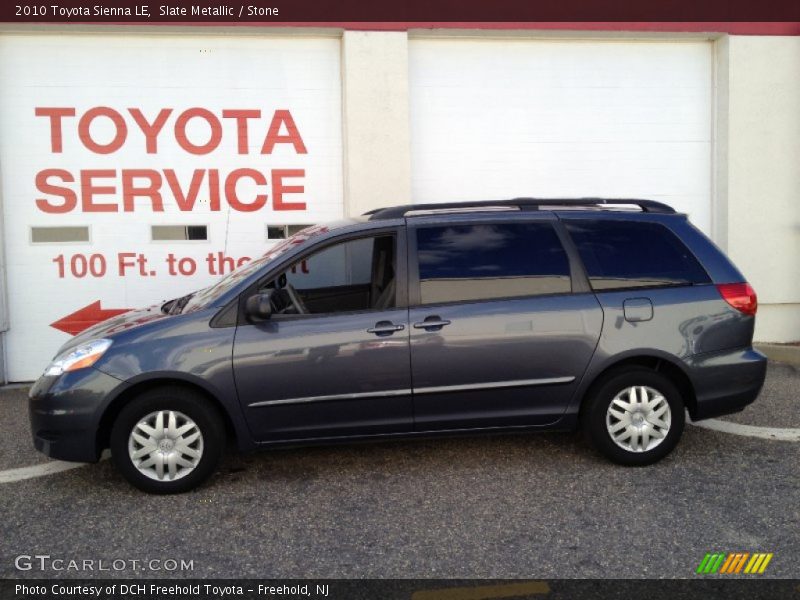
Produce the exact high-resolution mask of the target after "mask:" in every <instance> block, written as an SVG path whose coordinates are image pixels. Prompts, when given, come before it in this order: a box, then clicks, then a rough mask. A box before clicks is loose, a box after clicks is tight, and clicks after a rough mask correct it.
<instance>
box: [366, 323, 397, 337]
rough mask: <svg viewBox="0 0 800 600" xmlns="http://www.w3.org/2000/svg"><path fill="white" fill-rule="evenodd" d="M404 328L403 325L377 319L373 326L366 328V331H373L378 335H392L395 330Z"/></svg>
mask: <svg viewBox="0 0 800 600" xmlns="http://www.w3.org/2000/svg"><path fill="white" fill-rule="evenodd" d="M405 328H406V326H405V325H395V324H394V323H392V322H391V321H378V322H377V323H375V327H370V328H369V329H367V333H374V334H375V335H379V336H387V335H392V334H393V333H394V332H395V331H403V329H405Z"/></svg>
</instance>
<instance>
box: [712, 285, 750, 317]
mask: <svg viewBox="0 0 800 600" xmlns="http://www.w3.org/2000/svg"><path fill="white" fill-rule="evenodd" d="M717 289H718V290H719V294H720V296H722V299H723V300H725V302H727V303H728V304H730V305H731V306H732V307H733V308H735V309H736V310H738V311H739V312H741V313H744V314H746V315H754V314H756V309H757V308H758V298H756V291H755V290H754V289H753V286H751V285H750V284H749V283H721V284H718V285H717Z"/></svg>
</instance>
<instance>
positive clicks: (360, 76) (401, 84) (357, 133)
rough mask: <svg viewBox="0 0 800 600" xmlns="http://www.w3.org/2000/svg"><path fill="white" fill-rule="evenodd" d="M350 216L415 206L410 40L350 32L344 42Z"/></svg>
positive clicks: (395, 34) (347, 206)
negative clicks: (411, 153) (410, 109)
mask: <svg viewBox="0 0 800 600" xmlns="http://www.w3.org/2000/svg"><path fill="white" fill-rule="evenodd" d="M342 67H343V81H342V87H343V100H344V152H345V161H344V165H345V175H344V181H345V210H346V212H347V214H348V215H350V216H356V215H360V214H362V213H364V212H366V211H368V210H371V209H373V208H378V207H381V206H393V205H396V204H407V203H409V202H410V198H411V192H410V186H411V159H410V154H409V152H410V146H409V124H408V35H407V34H406V33H405V32H385V33H380V32H371V31H345V32H344V37H343V39H342Z"/></svg>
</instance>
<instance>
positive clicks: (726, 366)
mask: <svg viewBox="0 0 800 600" xmlns="http://www.w3.org/2000/svg"><path fill="white" fill-rule="evenodd" d="M686 365H687V367H688V374H689V378H690V379H691V380H692V384H693V386H694V391H695V397H696V400H697V402H696V405H695V406H694V407H691V408H690V410H689V414H690V415H691V417H692V420H693V421H699V420H701V419H710V418H712V417H718V416H721V415H727V414H731V413H735V412H739V411H741V410H743V409H744V408H745V407H746V406H747V405H748V404H751V403H752V402H753V401H754V400H755V399H756V398H757V397H758V394H759V393H760V392H761V387H762V386H763V385H764V379H765V377H766V375H767V357H766V356H764V355H763V354H761V352H759V351H758V350H754V349H753V348H743V349H742V348H740V349H738V350H726V351H725V352H709V353H707V354H698V355H696V356H693V357H691V358H690V359H688V360H687V361H686Z"/></svg>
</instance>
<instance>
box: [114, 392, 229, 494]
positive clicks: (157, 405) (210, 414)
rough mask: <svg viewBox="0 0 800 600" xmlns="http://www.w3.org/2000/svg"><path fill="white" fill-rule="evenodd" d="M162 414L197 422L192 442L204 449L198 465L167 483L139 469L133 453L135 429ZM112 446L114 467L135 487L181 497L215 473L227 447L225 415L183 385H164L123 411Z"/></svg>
mask: <svg viewBox="0 0 800 600" xmlns="http://www.w3.org/2000/svg"><path fill="white" fill-rule="evenodd" d="M159 411H174V412H175V413H182V415H183V416H185V417H188V418H189V419H191V421H193V423H194V425H195V426H196V428H197V430H198V431H199V433H200V437H199V441H194V442H192V445H193V446H194V449H195V450H196V449H197V448H198V447H199V448H200V457H199V458H198V459H197V463H196V466H194V467H193V468H192V469H188V471H187V472H186V473H185V474H183V475H181V476H180V477H179V478H175V479H174V480H170V479H169V473H167V477H166V478H165V479H163V480H161V479H153V478H151V477H148V475H146V474H144V472H143V471H142V470H140V469H139V468H137V466H136V465H135V464H134V460H133V459H132V458H131V455H130V452H129V446H128V444H129V440H130V438H131V433H132V431H133V429H134V427H136V425H137V424H138V423H139V422H140V421H141V420H142V419H144V418H145V417H147V416H148V415H151V414H152V413H158V412H159ZM178 423H188V421H178ZM194 431H195V430H193V429H190V430H189V434H190V435H193V433H194ZM110 445H111V458H112V460H113V461H114V465H115V466H116V467H117V469H118V470H119V472H120V473H121V474H122V476H123V477H125V479H127V480H128V481H129V482H130V483H131V484H132V485H134V486H136V487H137V488H139V489H140V490H143V491H145V492H148V493H151V494H178V493H182V492H187V491H189V490H191V489H193V488H195V487H197V486H198V485H200V484H201V483H203V482H204V481H205V480H206V479H208V478H209V477H210V476H211V474H212V473H214V471H215V469H216V468H217V465H218V464H219V460H220V458H221V457H222V451H223V448H224V446H225V427H224V424H223V419H222V415H221V414H220V413H219V411H218V410H217V409H216V407H215V406H214V405H212V404H211V402H210V401H209V400H208V399H207V398H205V397H204V396H203V395H202V394H199V393H197V392H194V391H192V390H190V389H186V388H182V387H179V386H164V387H159V388H154V389H151V390H148V391H146V392H144V393H142V394H141V395H139V396H137V397H136V398H134V399H133V400H131V401H130V402H129V403H128V404H127V405H126V406H125V407H124V408H123V409H122V411H121V412H120V413H119V416H118V417H117V419H116V420H115V421H114V425H113V427H112V429H111V444H110ZM145 458H147V457H145ZM183 458H184V459H186V458H187V457H183ZM189 460H191V458H189ZM179 468H183V467H179ZM153 469H155V467H153ZM154 474H155V473H154Z"/></svg>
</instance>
